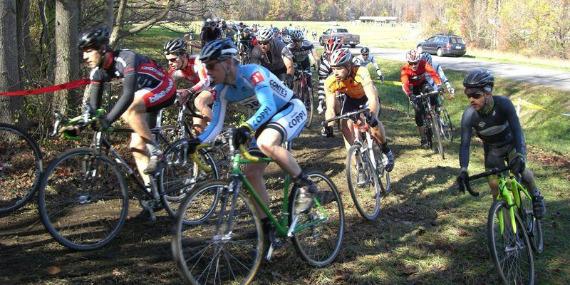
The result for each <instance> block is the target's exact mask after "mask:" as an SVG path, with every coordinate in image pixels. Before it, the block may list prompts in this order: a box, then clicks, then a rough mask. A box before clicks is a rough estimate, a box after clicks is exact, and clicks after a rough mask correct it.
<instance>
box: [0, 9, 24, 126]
mask: <svg viewBox="0 0 570 285" xmlns="http://www.w3.org/2000/svg"><path fill="white" fill-rule="evenodd" d="M16 13H17V7H16V0H1V1H0V15H1V16H0V92H3V91H13V90H19V89H20V88H21V84H20V75H19V72H18V42H17V41H16V39H17V28H16V26H17V25H16V22H17V21H16ZM21 105H22V98H21V97H6V96H0V121H1V122H6V123H11V124H15V123H18V122H19V119H18V117H19V116H18V113H19V111H20V110H21Z"/></svg>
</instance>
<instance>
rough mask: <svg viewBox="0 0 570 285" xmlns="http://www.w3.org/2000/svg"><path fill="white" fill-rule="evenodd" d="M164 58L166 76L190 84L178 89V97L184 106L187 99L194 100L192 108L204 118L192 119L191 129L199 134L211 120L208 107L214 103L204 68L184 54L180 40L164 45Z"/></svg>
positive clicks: (184, 49)
mask: <svg viewBox="0 0 570 285" xmlns="http://www.w3.org/2000/svg"><path fill="white" fill-rule="evenodd" d="M164 56H165V57H166V59H167V60H168V66H169V67H170V69H169V70H168V74H170V76H172V78H173V79H174V80H175V81H177V82H178V81H180V80H184V81H185V82H187V83H190V84H192V87H190V88H188V89H178V90H177V93H178V97H179V100H180V103H181V104H185V103H186V101H187V100H188V99H191V98H194V96H196V95H197V96H196V98H194V106H195V107H196V109H197V110H198V111H199V112H200V114H201V115H202V116H203V117H204V119H202V118H196V117H193V118H192V121H193V126H192V128H193V129H194V131H195V132H196V133H201V132H202V131H203V130H204V128H205V127H206V124H207V123H208V121H209V120H210V119H211V118H212V109H211V108H210V106H211V105H212V103H213V102H214V96H213V95H212V93H211V92H210V91H209V90H208V87H209V86H210V80H209V78H208V74H207V72H206V67H205V66H204V65H203V64H202V62H200V60H198V59H197V57H196V56H192V55H189V54H188V53H187V52H186V42H185V41H184V40H183V39H181V38H177V39H173V40H170V41H168V42H166V43H165V44H164Z"/></svg>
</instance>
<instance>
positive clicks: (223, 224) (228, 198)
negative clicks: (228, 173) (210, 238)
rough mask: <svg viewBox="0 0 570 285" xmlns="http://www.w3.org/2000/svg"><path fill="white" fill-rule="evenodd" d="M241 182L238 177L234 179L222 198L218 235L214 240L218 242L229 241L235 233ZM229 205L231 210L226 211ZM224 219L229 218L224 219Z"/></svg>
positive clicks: (217, 227)
mask: <svg viewBox="0 0 570 285" xmlns="http://www.w3.org/2000/svg"><path fill="white" fill-rule="evenodd" d="M241 184H242V182H241V180H240V179H239V178H238V177H232V180H231V182H230V185H229V187H224V189H223V190H222V193H221V194H222V195H221V197H220V199H221V200H220V205H221V207H220V217H219V218H218V222H217V225H216V232H217V234H216V235H215V236H214V239H215V240H217V241H222V242H224V241H229V240H231V238H232V233H233V227H234V225H233V217H234V214H235V207H236V202H237V198H238V194H239V189H240V187H241ZM228 202H229V203H230V204H229V209H226V208H227V206H228ZM224 217H227V218H225V219H224Z"/></svg>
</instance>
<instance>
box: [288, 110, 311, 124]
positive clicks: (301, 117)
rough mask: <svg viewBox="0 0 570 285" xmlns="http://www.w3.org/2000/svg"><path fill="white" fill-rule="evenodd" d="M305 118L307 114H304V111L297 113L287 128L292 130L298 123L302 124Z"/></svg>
mask: <svg viewBox="0 0 570 285" xmlns="http://www.w3.org/2000/svg"><path fill="white" fill-rule="evenodd" d="M306 116H307V114H305V112H304V111H301V112H299V113H297V115H295V116H294V117H293V119H292V120H291V121H290V122H289V128H294V127H295V126H296V125H298V124H299V123H303V122H304V121H305V117H306Z"/></svg>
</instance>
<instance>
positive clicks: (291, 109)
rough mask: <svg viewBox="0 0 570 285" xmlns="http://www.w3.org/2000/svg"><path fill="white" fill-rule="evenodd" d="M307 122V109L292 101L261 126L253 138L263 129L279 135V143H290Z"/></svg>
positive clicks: (297, 100) (296, 100)
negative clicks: (274, 131) (273, 131)
mask: <svg viewBox="0 0 570 285" xmlns="http://www.w3.org/2000/svg"><path fill="white" fill-rule="evenodd" d="M306 122H307V109H306V108H305V105H304V104H303V102H302V101H301V100H299V99H292V100H291V101H290V102H289V103H287V104H286V105H285V106H283V108H281V110H280V111H279V112H277V114H275V115H274V116H273V117H272V118H271V119H270V120H269V121H268V122H267V123H265V124H264V125H262V126H261V127H259V128H258V129H257V131H256V132H255V137H259V135H260V134H261V133H262V132H263V130H265V129H274V130H276V131H278V132H279V133H280V134H281V142H280V143H283V142H286V141H291V140H293V139H294V138H296V137H298V136H299V135H300V134H301V131H302V130H303V128H304V127H305V123H306Z"/></svg>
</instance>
